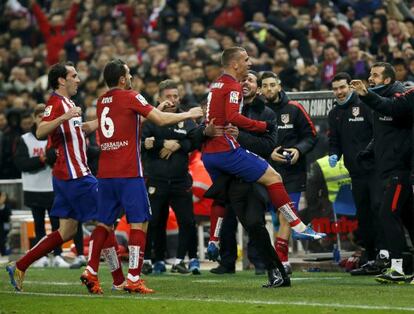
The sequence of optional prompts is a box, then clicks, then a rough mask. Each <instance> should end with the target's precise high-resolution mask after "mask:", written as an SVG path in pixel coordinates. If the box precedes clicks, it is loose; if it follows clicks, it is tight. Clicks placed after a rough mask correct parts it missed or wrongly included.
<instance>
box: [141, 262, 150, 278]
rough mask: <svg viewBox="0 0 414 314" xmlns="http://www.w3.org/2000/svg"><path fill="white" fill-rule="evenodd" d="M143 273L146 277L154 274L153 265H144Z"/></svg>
mask: <svg viewBox="0 0 414 314" xmlns="http://www.w3.org/2000/svg"><path fill="white" fill-rule="evenodd" d="M141 273H143V274H144V275H149V274H152V265H151V264H150V263H144V264H142V270H141Z"/></svg>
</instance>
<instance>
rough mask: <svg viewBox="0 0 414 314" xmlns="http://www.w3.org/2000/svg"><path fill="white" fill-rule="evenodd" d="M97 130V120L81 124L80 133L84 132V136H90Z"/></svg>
mask: <svg viewBox="0 0 414 314" xmlns="http://www.w3.org/2000/svg"><path fill="white" fill-rule="evenodd" d="M97 129H98V119H95V120H91V121H88V122H84V123H82V131H83V132H85V134H86V135H88V134H91V133H92V132H95V131H96V130H97Z"/></svg>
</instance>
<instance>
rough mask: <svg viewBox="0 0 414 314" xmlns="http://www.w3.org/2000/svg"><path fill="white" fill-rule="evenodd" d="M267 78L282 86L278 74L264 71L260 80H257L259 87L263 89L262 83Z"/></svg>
mask: <svg viewBox="0 0 414 314" xmlns="http://www.w3.org/2000/svg"><path fill="white" fill-rule="evenodd" d="M267 78H274V79H275V80H276V82H277V83H278V84H280V78H279V77H278V76H277V74H276V73H274V72H271V71H264V72H263V73H262V75H261V76H260V78H259V79H258V80H257V86H259V87H262V81H263V80H264V79H267Z"/></svg>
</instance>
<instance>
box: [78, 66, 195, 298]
mask: <svg viewBox="0 0 414 314" xmlns="http://www.w3.org/2000/svg"><path fill="white" fill-rule="evenodd" d="M103 74H104V79H105V82H106V84H107V85H108V87H109V88H110V89H109V91H108V92H106V93H105V94H104V95H103V96H102V97H100V98H99V100H98V104H97V116H98V121H97V125H96V126H97V127H98V129H99V136H100V139H101V154H100V156H99V170H98V180H99V191H98V215H97V216H98V218H97V219H98V222H99V223H98V226H97V227H96V228H95V230H94V231H93V232H92V235H91V242H90V259H89V262H88V265H87V267H86V269H85V271H84V272H83V274H82V275H81V281H82V282H83V283H84V284H85V285H86V287H87V288H88V290H89V292H91V293H95V291H101V290H100V289H98V287H99V281H98V277H97V274H98V268H99V260H100V256H101V251H102V248H103V244H104V243H105V241H106V238H107V237H108V234H110V232H111V231H112V228H113V224H114V223H115V221H116V219H117V217H118V216H119V214H120V210H121V209H124V210H125V213H126V217H127V221H128V224H130V226H131V232H130V235H129V241H128V250H129V270H128V276H127V281H126V282H125V283H124V284H123V285H122V286H118V287H116V289H117V290H120V289H122V288H123V289H124V290H126V291H128V292H136V293H142V294H146V293H153V292H154V290H152V289H150V288H147V287H146V285H145V284H144V281H143V280H142V279H141V278H140V275H141V269H142V264H143V259H144V252H145V245H146V233H147V228H148V220H149V219H150V217H151V208H150V205H149V200H148V194H147V190H146V187H145V183H144V178H143V172H142V166H141V153H140V139H141V122H142V119H143V118H147V119H149V120H150V121H152V122H154V123H155V124H157V125H167V124H176V123H178V122H180V121H184V120H186V119H197V118H199V117H201V116H202V115H203V111H202V110H201V108H192V109H190V110H189V111H188V112H183V113H168V112H162V111H160V110H158V109H156V108H154V107H152V106H151V105H149V104H148V103H147V101H146V100H145V98H144V97H142V96H141V95H140V94H139V93H137V92H134V91H132V90H131V77H132V76H131V74H130V73H129V68H128V66H127V65H126V64H125V62H123V61H122V60H119V59H118V60H113V61H111V62H109V63H108V64H107V65H106V66H105V69H104V73H103ZM161 105H162V106H168V105H171V104H169V102H168V101H165V102H164V103H161V104H160V106H161Z"/></svg>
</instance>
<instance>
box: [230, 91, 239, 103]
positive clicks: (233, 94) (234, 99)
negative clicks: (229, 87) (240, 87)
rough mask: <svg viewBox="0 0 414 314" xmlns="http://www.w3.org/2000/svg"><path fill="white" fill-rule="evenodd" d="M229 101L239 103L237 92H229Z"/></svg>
mask: <svg viewBox="0 0 414 314" xmlns="http://www.w3.org/2000/svg"><path fill="white" fill-rule="evenodd" d="M230 103H231V104H238V103H239V92H234V91H233V92H230Z"/></svg>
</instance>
